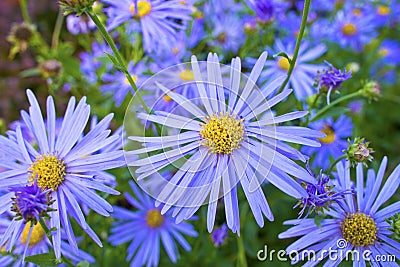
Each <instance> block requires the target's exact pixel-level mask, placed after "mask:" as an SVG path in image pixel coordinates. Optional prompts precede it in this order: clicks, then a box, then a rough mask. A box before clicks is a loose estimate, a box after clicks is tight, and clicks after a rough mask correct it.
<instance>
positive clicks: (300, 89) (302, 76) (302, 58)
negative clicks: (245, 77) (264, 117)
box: [261, 40, 326, 100]
mask: <svg viewBox="0 0 400 267" xmlns="http://www.w3.org/2000/svg"><path fill="white" fill-rule="evenodd" d="M294 47H295V42H294V41H292V42H289V43H287V44H286V45H284V44H283V43H282V41H280V40H276V41H275V46H274V53H279V52H285V53H287V54H288V55H289V57H291V56H292V55H291V53H293V51H294ZM325 51H326V47H325V46H324V45H322V44H320V45H315V46H311V43H309V42H307V41H304V42H303V43H302V44H301V47H300V51H299V56H298V58H297V61H296V65H295V67H294V69H293V72H292V76H291V78H290V82H289V87H292V88H293V90H294V94H295V95H296V97H297V98H298V99H300V100H303V99H304V98H306V97H308V96H310V95H313V94H314V93H315V91H316V89H315V88H314V87H313V85H314V79H313V78H314V76H315V74H316V73H317V71H318V70H319V69H321V65H315V64H310V63H308V62H309V61H313V60H315V59H317V58H319V57H320V56H321V55H322V54H323V53H325ZM265 66H267V67H268V68H267V69H266V70H264V71H263V73H262V74H261V75H262V76H261V77H262V80H266V79H268V80H269V81H272V80H274V79H276V78H278V77H279V76H282V75H286V74H287V71H288V69H289V66H290V64H289V61H288V60H287V59H286V58H285V57H278V58H276V59H275V60H268V61H267V63H266V64H265Z"/></svg>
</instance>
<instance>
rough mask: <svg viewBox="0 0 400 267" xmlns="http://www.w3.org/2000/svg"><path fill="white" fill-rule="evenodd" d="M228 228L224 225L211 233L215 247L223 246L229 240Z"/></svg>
mask: <svg viewBox="0 0 400 267" xmlns="http://www.w3.org/2000/svg"><path fill="white" fill-rule="evenodd" d="M228 230H229V229H228V226H226V223H224V224H222V225H221V227H219V228H217V229H214V230H213V231H212V233H211V240H212V242H213V243H214V246H215V247H219V246H222V245H223V244H224V243H225V241H226V239H227V238H228Z"/></svg>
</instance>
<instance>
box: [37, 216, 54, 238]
mask: <svg viewBox="0 0 400 267" xmlns="http://www.w3.org/2000/svg"><path fill="white" fill-rule="evenodd" d="M39 223H40V226H42V228H43V230H44V232H45V233H46V235H47V238H48V239H49V240H50V242H51V233H50V230H49V228H48V227H47V225H46V223H45V221H44V220H43V218H40V220H39Z"/></svg>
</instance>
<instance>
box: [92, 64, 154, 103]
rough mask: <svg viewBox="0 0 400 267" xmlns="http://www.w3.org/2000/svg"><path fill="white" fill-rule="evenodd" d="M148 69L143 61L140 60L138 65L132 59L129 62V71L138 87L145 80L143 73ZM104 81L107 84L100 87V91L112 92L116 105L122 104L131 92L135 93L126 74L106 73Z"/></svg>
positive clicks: (103, 77)
mask: <svg viewBox="0 0 400 267" xmlns="http://www.w3.org/2000/svg"><path fill="white" fill-rule="evenodd" d="M146 70H147V67H146V66H145V65H144V63H143V62H138V63H137V64H136V65H135V64H134V63H133V61H131V62H130V63H129V64H128V71H129V73H130V74H131V75H132V79H133V81H134V82H135V84H136V86H137V87H140V86H141V84H142V83H143V81H144V80H145V79H146V78H145V76H144V75H143V73H144V72H145V71H146ZM101 79H102V81H103V82H106V84H104V85H102V86H101V87H100V91H101V92H103V93H105V94H112V97H113V99H114V101H115V105H116V106H120V105H121V104H122V102H123V101H124V100H125V98H126V96H127V95H128V93H129V92H131V94H132V95H134V91H133V88H132V86H131V84H130V83H129V81H128V79H127V78H126V76H125V74H124V73H122V72H120V71H118V72H116V73H113V74H111V73H104V74H103V76H102V77H101Z"/></svg>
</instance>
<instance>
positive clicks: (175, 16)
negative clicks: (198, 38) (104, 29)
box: [102, 0, 192, 52]
mask: <svg viewBox="0 0 400 267" xmlns="http://www.w3.org/2000/svg"><path fill="white" fill-rule="evenodd" d="M102 2H104V3H105V4H107V5H109V7H107V8H105V12H106V14H107V16H108V22H107V24H108V29H109V30H112V29H114V28H116V27H117V26H119V25H121V24H122V23H125V22H127V23H128V24H127V25H128V28H138V29H139V31H140V32H141V33H142V37H143V45H144V49H145V51H146V52H152V51H157V50H158V49H160V47H171V45H174V44H175V42H176V35H177V33H178V32H180V31H183V30H185V29H186V26H187V22H188V21H190V20H191V17H190V14H191V13H192V6H191V5H189V4H187V3H186V2H185V1H180V0H170V1H161V0H121V1H115V0H102ZM172 47H173V46H172Z"/></svg>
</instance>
